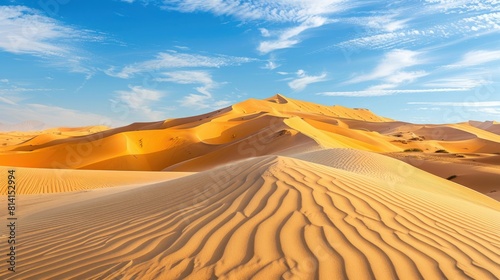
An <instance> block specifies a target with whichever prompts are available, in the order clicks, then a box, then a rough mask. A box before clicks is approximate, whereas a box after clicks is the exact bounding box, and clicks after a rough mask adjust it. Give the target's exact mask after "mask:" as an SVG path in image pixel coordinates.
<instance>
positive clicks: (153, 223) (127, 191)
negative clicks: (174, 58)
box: [0, 95, 500, 280]
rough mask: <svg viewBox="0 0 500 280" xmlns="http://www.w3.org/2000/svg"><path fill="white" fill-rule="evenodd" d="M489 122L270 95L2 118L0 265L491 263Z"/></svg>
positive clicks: (0, 274)
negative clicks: (23, 124)
mask: <svg viewBox="0 0 500 280" xmlns="http://www.w3.org/2000/svg"><path fill="white" fill-rule="evenodd" d="M497 128H498V124H497V123H496V122H484V123H483V122H473V121H471V122H468V123H461V124H442V125H415V124H410V123H404V122H399V121H395V120H391V119H388V118H384V117H380V116H377V115H375V114H373V113H372V112H370V111H369V110H366V109H349V108H345V107H341V106H322V105H318V104H313V103H309V102H303V101H299V100H294V99H290V98H287V97H284V96H282V95H276V96H273V97H271V98H268V99H265V100H256V99H250V100H247V101H244V102H241V103H238V104H235V105H233V106H230V107H227V108H225V109H221V110H218V111H215V112H212V113H208V114H205V115H200V116H195V117H189V118H183V119H172V120H166V121H160V122H152V123H135V124H131V125H129V126H126V127H120V128H115V129H108V128H105V127H101V126H95V127H85V128H74V129H69V128H58V129H51V130H45V131H40V132H5V133H2V134H0V165H3V166H0V173H3V174H7V170H10V169H14V170H16V171H15V176H16V179H15V180H16V185H17V198H16V217H17V221H16V223H17V229H16V230H17V231H16V242H17V243H16V245H17V263H16V273H15V274H14V273H12V272H9V271H8V270H7V263H6V262H5V261H2V262H1V265H0V279H196V280H198V279H266V280H267V279H499V278H500V267H499V266H498V264H499V263H500V234H499V233H500V203H499V202H498V201H497V200H498V199H499V198H500V197H499V196H497V193H498V192H500V187H499V185H498V182H500V155H499V154H498V153H500V135H499V134H498V129H497ZM410 149H411V150H412V151H410ZM405 150H406V151H405ZM452 175H454V177H453V176H452ZM5 178H6V176H5ZM0 190H1V194H2V196H0V204H1V205H7V196H6V195H5V194H6V192H7V182H6V180H5V179H0ZM495 199H497V200H495ZM0 219H2V220H4V221H7V213H6V211H0ZM2 238H3V239H4V240H7V238H8V236H7V233H6V232H5V231H4V232H3V233H2ZM4 243H5V244H4V245H3V246H0V248H3V250H4V251H5V252H8V247H7V246H8V244H7V242H4Z"/></svg>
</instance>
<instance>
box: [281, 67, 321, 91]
mask: <svg viewBox="0 0 500 280" xmlns="http://www.w3.org/2000/svg"><path fill="white" fill-rule="evenodd" d="M296 74H297V78H296V79H294V80H292V81H291V82H289V83H288V86H289V87H290V88H291V89H293V90H295V91H301V90H303V89H305V88H306V87H307V86H308V85H310V84H314V83H319V82H323V81H326V80H327V78H326V73H322V74H321V75H318V76H309V75H306V72H305V71H304V70H302V69H301V70H299V71H297V73H296Z"/></svg>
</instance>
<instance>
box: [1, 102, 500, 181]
mask: <svg viewBox="0 0 500 280" xmlns="http://www.w3.org/2000/svg"><path fill="white" fill-rule="evenodd" d="M496 125H498V124H496V123H494V122H491V123H478V122H469V123H461V124H450V125H414V124H409V123H404V122H398V121H394V120H391V119H388V118H384V117H380V116H377V115H375V114H373V113H372V112H370V111H369V110H366V109H349V108H345V107H342V106H323V105H318V104H314V103H310V102H305V101H300V100H295V99H291V98H287V97H284V96H282V95H276V96H273V97H271V98H268V99H265V100H257V99H249V100H246V101H243V102H240V103H238V104H235V105H232V106H230V107H227V108H224V109H220V110H217V111H214V112H210V113H207V114H203V115H199V116H194V117H188V118H181V119H172V120H166V121H159V122H150V123H134V124H131V125H128V126H124V127H119V128H114V129H106V128H105V127H101V126H96V127H83V128H59V129H50V130H46V131H42V132H23V133H6V134H1V135H0V141H1V143H0V144H1V145H0V165H14V166H23V167H39V168H64V169H98V170H141V171H160V170H183V171H201V170H206V169H209V168H212V167H214V166H217V165H220V164H224V163H228V162H231V161H235V160H238V159H242V158H245V157H248V156H249V153H250V154H251V156H261V155H267V154H280V153H281V152H283V151H289V150H293V149H296V147H298V146H303V147H305V146H307V147H308V149H311V148H312V146H314V145H317V146H318V147H319V148H321V147H322V148H353V149H358V150H365V151H374V152H398V151H403V150H408V149H421V150H423V151H426V152H434V151H437V150H440V149H446V150H448V151H450V152H455V153H458V152H462V153H465V152H467V153H500V144H499V143H500V135H498V134H495V133H494V130H492V131H488V130H485V129H490V130H491V129H493V128H494V127H495V126H496ZM483 128H484V129H483ZM278 136H279V137H278ZM264 147H265V148H264ZM242 150H243V151H242ZM247 152H249V153H247ZM47 159H50V160H47Z"/></svg>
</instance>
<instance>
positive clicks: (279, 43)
mask: <svg viewBox="0 0 500 280" xmlns="http://www.w3.org/2000/svg"><path fill="white" fill-rule="evenodd" d="M326 23H327V19H326V18H323V17H311V18H308V19H307V20H305V21H304V22H302V23H301V24H300V25H299V26H295V27H291V28H288V29H285V30H283V31H281V32H279V33H280V34H279V36H278V37H277V38H276V39H274V40H269V41H263V42H261V43H260V44H259V47H258V48H257V50H258V51H259V52H261V53H262V54H266V53H269V52H272V51H275V50H279V49H287V48H291V47H293V46H295V45H296V44H298V43H300V42H301V39H300V38H299V35H300V34H301V33H303V32H305V31H307V30H309V29H312V28H316V27H320V26H322V25H324V24H326Z"/></svg>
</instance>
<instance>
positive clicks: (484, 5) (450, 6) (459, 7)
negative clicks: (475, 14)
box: [425, 0, 499, 13]
mask: <svg viewBox="0 0 500 280" xmlns="http://www.w3.org/2000/svg"><path fill="white" fill-rule="evenodd" d="M425 2H426V3H427V4H428V7H429V8H431V9H433V10H437V11H439V12H456V13H463V12H466V11H484V10H486V11H491V10H494V9H495V8H497V9H498V6H497V5H498V4H499V2H498V0H425Z"/></svg>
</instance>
